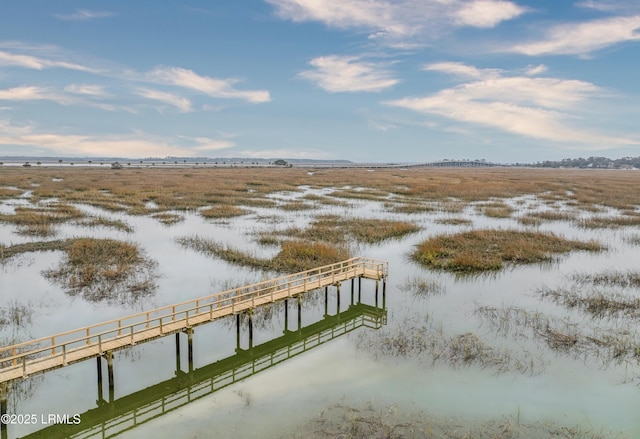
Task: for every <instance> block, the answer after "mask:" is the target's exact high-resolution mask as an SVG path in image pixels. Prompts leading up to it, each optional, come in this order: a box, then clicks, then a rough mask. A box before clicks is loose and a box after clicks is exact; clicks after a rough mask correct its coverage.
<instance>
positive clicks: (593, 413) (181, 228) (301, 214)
mask: <svg viewBox="0 0 640 439" xmlns="http://www.w3.org/2000/svg"><path fill="white" fill-rule="evenodd" d="M306 194H315V195H327V194H330V190H320V191H318V190H314V189H310V188H306V187H305V188H301V190H300V192H298V193H280V194H274V196H273V197H272V198H273V199H274V200H277V201H278V202H286V201H290V200H292V199H295V198H300V197H302V196H304V195H306ZM24 202H25V200H24V199H21V200H20V201H19V203H20V205H22V204H23V203H24ZM347 202H348V203H349V206H348V207H342V206H334V205H326V206H325V205H318V204H317V203H314V202H309V203H311V204H315V205H316V208H315V209H313V210H304V211H295V212H287V211H284V210H282V209H279V208H277V207H276V208H273V209H271V208H250V209H249V210H250V211H251V213H250V214H248V215H245V216H242V217H239V218H234V219H230V220H219V221H207V220H205V219H203V218H202V217H200V216H198V215H197V214H195V213H186V214H185V213H182V212H180V214H181V215H183V216H184V217H185V220H184V221H182V222H180V223H178V224H175V225H172V226H165V225H162V224H161V223H160V222H158V221H157V220H155V219H152V218H150V217H142V216H128V215H125V214H120V213H117V214H114V213H110V212H107V211H103V210H101V209H97V208H93V207H89V206H78V207H80V208H81V209H82V210H83V211H85V212H87V213H89V214H93V215H100V216H104V217H107V218H110V219H119V220H123V221H125V222H126V223H128V224H129V225H131V226H132V227H133V229H134V232H133V233H126V232H121V231H116V230H113V229H110V228H105V227H95V228H89V227H80V226H74V225H69V224H65V225H60V226H56V230H57V236H56V237H55V239H61V238H66V237H77V236H91V237H97V238H107V237H108V238H114V239H120V240H129V241H132V242H135V243H137V244H139V245H140V247H141V248H143V249H144V250H145V252H146V254H147V256H149V257H150V258H152V259H154V260H156V261H157V262H158V272H159V274H160V277H159V278H158V279H157V285H158V287H157V290H156V291H155V294H154V295H153V296H151V297H148V298H144V299H142V300H141V301H139V302H136V303H134V304H133V305H131V304H120V303H104V302H98V303H89V302H87V301H85V300H83V299H81V298H72V297H70V296H69V295H67V294H65V292H64V291H63V290H62V289H61V288H60V286H58V285H56V284H52V283H50V282H48V281H47V280H46V279H45V278H44V277H43V276H42V271H43V270H47V269H51V268H53V267H55V266H56V265H57V264H58V263H59V261H60V259H61V258H62V257H63V253H62V252H59V251H55V252H43V253H30V254H25V255H21V256H18V257H16V258H13V259H12V260H10V261H8V262H7V263H5V264H4V265H0V291H1V293H0V294H1V296H2V302H3V303H8V302H9V301H11V300H16V301H19V302H20V303H23V304H28V305H29V306H30V307H31V308H33V316H32V320H33V322H32V324H31V325H29V326H28V327H26V328H23V329H20V330H18V333H19V335H20V336H21V337H23V338H28V337H33V338H36V337H41V336H47V335H50V334H53V333H56V332H61V331H65V330H69V329H74V328H76V327H81V326H84V325H89V324H92V323H97V322H98V321H106V320H110V319H113V318H117V317H121V316H123V315H127V314H131V313H134V312H137V311H139V310H144V309H150V308H156V307H160V306H164V305H169V304H172V303H176V302H181V301H184V300H188V299H193V298H196V297H200V296H204V295H207V294H211V293H215V292H218V291H222V290H225V289H229V288H231V287H234V286H237V285H242V284H249V283H253V282H257V281H260V280H263V279H267V278H269V277H273V276H274V274H273V273H262V272H257V271H254V270H250V269H246V268H242V267H236V266H233V265H231V264H228V263H226V262H224V261H221V260H218V259H214V258H211V257H207V256H205V255H202V254H200V253H197V252H195V251H192V250H189V249H185V248H183V247H181V246H180V245H178V244H177V243H176V241H175V239H176V238H178V237H182V236H193V235H200V236H203V237H206V238H208V239H212V240H214V241H216V242H220V243H223V244H227V245H230V246H233V247H237V248H240V249H243V250H246V251H249V252H253V253H254V254H256V255H257V256H259V257H266V256H272V255H273V254H275V252H276V251H277V249H276V248H270V247H262V246H260V245H259V244H257V242H256V234H257V233H259V232H261V231H273V230H279V231H282V230H286V229H287V228H289V227H293V226H295V227H304V226H306V225H307V224H309V222H311V221H312V219H313V217H314V216H316V215H318V214H337V215H341V216H349V217H367V218H385V219H399V220H410V221H414V222H416V223H418V224H419V225H420V226H421V227H422V230H421V231H420V232H418V233H414V234H411V235H409V236H407V237H405V238H403V239H400V240H389V241H386V242H384V243H382V244H375V245H368V244H353V245H352V250H353V252H354V253H357V254H360V255H363V256H367V257H372V258H377V259H382V260H387V261H389V269H390V274H389V279H388V283H387V286H386V303H385V304H386V308H387V324H386V325H385V326H383V327H382V328H380V329H378V330H376V329H371V328H365V327H360V328H357V329H355V330H354V331H352V332H350V333H348V334H344V335H341V336H339V337H336V338H335V339H332V340H331V341H328V342H327V343H325V344H322V345H320V346H317V347H314V348H313V349H310V350H309V351H308V352H304V353H302V354H300V355H297V356H294V357H292V358H290V359H288V360H286V361H283V362H282V363H280V364H277V365H275V366H273V367H271V368H268V369H266V370H264V371H261V372H260V373H257V374H255V375H253V376H250V377H247V378H245V379H243V380H241V381H239V382H235V383H233V384H230V385H228V386H227V387H224V388H222V389H221V390H219V391H216V392H213V393H209V394H204V395H201V396H200V397H199V399H195V398H194V400H193V401H192V402H190V403H187V404H184V405H183V406H181V407H179V408H176V409H175V410H172V411H168V412H167V413H166V414H164V415H162V416H158V417H157V418H155V419H152V420H149V421H148V422H145V423H142V424H141V425H139V426H137V427H136V428H133V429H130V430H128V431H126V432H123V433H122V434H121V436H119V437H123V438H138V437H140V438H142V437H145V438H146V437H157V438H165V437H167V438H170V437H189V438H195V437H210V436H211V435H212V434H213V433H215V435H216V436H220V437H242V438H246V437H249V438H251V437H255V438H259V437H260V438H261V437H280V436H286V435H288V434H290V433H291V432H292V431H295V430H296V427H297V426H298V425H299V424H300V423H301V422H303V421H304V420H306V419H310V418H313V417H315V416H317V415H318V414H319V413H320V412H321V411H322V410H324V409H325V408H326V407H328V406H330V405H332V404H335V403H336V402H340V401H342V402H343V403H345V404H353V405H358V404H362V403H365V402H374V403H376V404H380V405H382V406H386V405H389V404H398V405H399V407H400V409H402V410H407V411H420V410H426V411H428V412H429V413H431V414H434V415H437V416H446V417H451V416H455V417H460V418H463V419H474V420H482V419H487V418H497V417H501V416H504V415H512V416H515V415H516V414H517V415H518V416H519V419H520V420H521V421H522V422H523V423H528V422H535V421H543V422H556V423H559V424H561V425H574V424H580V425H584V426H589V427H593V428H594V429H596V430H599V429H603V430H613V431H622V432H624V433H625V434H626V437H629V438H633V437H638V436H640V422H638V420H637V416H636V415H637V413H638V409H640V400H639V399H638V394H639V393H638V392H639V389H638V383H639V382H640V380H639V379H638V375H640V365H638V364H637V362H636V363H635V364H627V365H621V366H615V365H613V366H609V367H603V365H602V363H601V362H600V361H598V360H597V359H594V358H586V359H585V358H573V357H572V356H570V355H566V354H564V353H562V352H556V351H553V350H551V349H550V348H549V347H548V346H547V345H545V344H544V343H541V342H540V341H539V340H535V339H533V338H532V337H531V338H528V339H522V338H520V339H517V338H514V337H510V336H509V335H504V334H499V333H497V332H496V331H495V330H493V329H492V328H491V327H490V325H488V324H487V323H486V322H484V321H483V320H482V319H481V318H480V317H479V316H478V314H477V312H476V310H477V308H478V307H480V306H485V307H495V308H521V309H526V310H529V311H532V312H534V311H537V312H539V313H541V314H543V315H544V316H547V317H549V318H558V319H569V320H570V321H571V322H572V323H575V324H579V325H584V326H585V327H588V328H595V329H596V330H599V329H603V328H609V327H615V326H616V325H617V324H618V323H617V322H616V321H615V319H614V320H609V321H607V320H605V321H593V320H592V319H590V318H589V317H588V316H585V315H584V314H581V313H580V312H578V311H575V310H567V309H565V308H563V307H561V306H559V305H557V304H555V303H553V302H552V301H550V300H544V299H541V297H540V296H539V294H537V293H536V291H537V290H538V289H540V288H542V287H544V286H548V287H558V286H563V285H565V284H566V283H567V278H568V276H569V275H571V274H573V273H577V272H583V273H584V272H586V273H596V272H601V271H604V270H616V271H625V270H637V261H638V260H640V246H637V245H631V244H628V243H626V241H625V240H624V238H625V237H626V236H628V235H629V234H631V233H633V232H635V231H636V230H634V229H633V228H619V229H582V228H578V227H576V226H575V225H574V224H573V223H571V222H568V221H550V222H545V223H543V224H542V225H540V226H539V227H537V228H535V229H537V230H541V231H550V232H553V233H556V234H560V235H563V236H565V237H567V238H570V239H581V240H589V239H595V240H598V241H599V242H601V243H602V244H604V245H606V246H607V248H608V250H607V251H604V252H602V253H585V252H574V253H571V254H569V255H566V256H562V257H560V258H559V259H558V261H557V262H554V263H550V264H544V265H532V266H518V267H514V268H508V269H506V270H504V271H502V272H499V273H493V274H490V275H480V276H473V277H460V276H456V275H454V274H449V273H443V272H434V271H430V270H427V269H424V268H422V267H419V266H417V265H416V264H414V263H412V262H410V261H409V257H408V254H409V253H410V251H411V250H412V248H413V246H414V245H416V244H417V243H419V242H420V241H422V240H423V239H425V238H427V237H429V236H433V235H436V234H439V233H445V232H455V231H464V230H470V229H472V228H488V227H497V228H524V226H522V225H521V224H520V223H519V222H518V220H517V219H515V218H507V219H498V218H487V217H485V216H483V215H482V214H481V213H479V212H478V209H475V208H474V206H469V207H467V208H465V210H464V211H463V212H462V213H459V214H456V213H446V212H438V211H435V212H430V213H423V214H398V213H389V212H388V211H387V210H386V209H385V208H384V206H383V204H382V203H379V202H374V201H361V200H351V199H350V200H347ZM507 202H508V203H509V204H510V205H512V206H513V207H514V208H516V209H517V211H516V214H515V215H514V216H517V215H520V214H521V213H522V212H523V209H529V210H530V211H535V210H537V209H542V208H543V207H541V206H544V203H543V202H542V201H541V200H538V199H536V198H535V197H519V198H518V199H514V200H507ZM16 203H17V201H16V200H5V201H4V202H1V203H0V212H3V213H10V212H11V209H12V207H13V206H15V205H16ZM558 208H564V206H558ZM585 215H586V214H585ZM451 217H456V218H458V217H462V218H465V219H469V220H471V221H472V225H462V226H454V225H446V224H439V223H438V222H437V220H438V219H442V218H451ZM14 229H15V228H14V227H13V226H12V225H9V224H1V225H0V242H1V243H3V244H5V245H9V244H15V243H21V242H29V241H32V240H35V239H34V238H28V237H24V236H20V235H17V234H16V233H15V230H14ZM416 277H417V278H422V279H427V280H432V281H435V282H437V283H438V284H440V285H441V287H442V289H443V293H441V294H434V295H430V296H418V295H415V294H413V293H412V292H411V291H406V288H401V287H402V286H403V285H404V284H405V283H406V281H407V280H408V279H412V278H416ZM362 286H363V288H362V296H363V300H362V301H363V303H367V304H370V305H371V304H373V303H374V296H375V292H374V284H373V282H372V281H363V284H362ZM636 293H637V292H636ZM349 304H350V293H349V284H348V283H345V284H344V285H343V287H342V290H341V311H344V310H346V309H347V308H348V305H349ZM283 306H284V305H282V304H279V305H278V306H277V307H276V309H275V311H274V317H273V318H272V319H271V320H270V321H267V322H266V323H265V324H263V325H256V327H255V329H254V339H253V345H254V346H257V345H261V344H263V343H268V342H269V341H270V340H273V339H277V338H278V337H280V336H281V335H282V334H283V328H284V308H283ZM327 308H328V309H329V310H330V312H329V314H333V313H335V312H336V311H337V301H336V290H335V289H334V288H332V289H331V290H330V292H329V300H328V303H327ZM323 315H324V295H323V293H322V292H318V293H314V294H313V295H312V296H309V297H307V298H304V299H303V301H302V316H301V325H302V327H307V326H310V325H314V324H315V323H316V322H319V321H322V320H323ZM296 317H297V310H296V309H295V305H294V304H293V303H290V308H289V320H288V325H289V329H292V328H293V329H296V328H297V321H296ZM407 321H415V322H428V323H425V324H428V325H431V326H433V327H434V328H437V330H438V331H440V332H441V333H442V335H443V336H446V337H454V336H457V335H461V334H466V333H473V334H475V335H477V336H478V337H480V339H482V341H483V342H484V343H485V344H486V345H487V346H491V347H495V348H500V349H509V350H510V351H512V352H515V353H518V352H528V353H530V354H531V355H532V356H533V357H534V358H535V359H536V360H537V361H539V362H540V364H542V366H541V367H539V368H535V372H534V373H520V372H518V371H509V372H506V373H499V372H498V371H497V370H495V369H494V368H492V367H486V368H483V367H480V366H479V365H470V366H468V365H459V366H456V367H452V366H451V365H449V364H443V363H441V362H436V363H435V364H432V363H433V362H432V361H430V360H429V359H428V358H424V357H419V356H418V357H411V356H409V357H408V358H404V357H397V356H388V355H379V352H377V351H376V349H375V348H373V349H371V348H363V347H362V346H363V341H372V340H373V341H376V340H377V338H376V337H379V336H380V335H384V334H394V332H397V331H398V330H401V329H403V328H405V326H404V325H405V323H406V322H407ZM632 323H634V322H632ZM631 326H632V327H633V325H631ZM14 330H15V328H14V329H11V328H5V329H4V331H3V332H2V333H1V334H0V335H2V336H6V335H7V334H8V333H9V332H10V331H14ZM181 340H182V347H181V349H182V351H181V352H182V358H181V366H180V367H181V369H182V370H186V368H187V367H188V366H187V359H186V354H185V350H186V336H184V335H183V336H182V339H181ZM193 340H194V342H193V343H194V361H193V367H194V368H195V369H199V368H204V367H205V366H206V365H209V364H211V363H214V362H216V361H219V360H221V359H224V358H227V357H230V356H233V355H234V354H235V348H236V339H235V325H234V322H233V321H219V322H214V323H211V324H208V325H205V326H201V327H197V328H195V334H194V338H193ZM240 342H241V346H242V347H243V349H244V348H246V347H247V346H248V342H249V340H248V334H247V333H246V328H245V329H243V332H242V337H241V340H240ZM175 361H176V360H175V339H174V337H165V338H163V339H160V340H156V341H154V342H150V343H146V344H143V345H140V346H135V347H132V348H130V349H128V350H125V351H121V352H118V353H117V354H116V356H115V361H114V371H115V375H116V378H115V394H114V398H115V399H116V400H118V399H120V398H125V397H127V395H129V394H131V393H134V392H138V391H140V390H142V389H145V388H147V387H150V386H154V385H156V384H158V383H161V382H164V381H167V380H171V379H172V378H174V377H175V376H176V375H175V373H176V363H175ZM105 372H106V371H105ZM36 383H37V388H36V390H35V392H33V394H31V395H28V396H25V397H23V398H17V400H15V399H14V400H11V401H12V402H13V404H14V406H11V407H9V412H10V413H23V414H27V413H36V414H38V415H39V414H48V413H69V414H75V413H85V412H86V411H87V410H90V409H93V408H96V407H97V405H96V400H97V397H98V393H97V392H98V390H97V383H96V362H95V360H91V361H86V362H84V363H80V364H75V365H72V366H69V367H66V368H63V369H59V370H56V371H52V372H49V373H47V374H45V375H44V376H42V377H41V378H39V379H37V381H36ZM103 392H104V394H106V393H107V390H106V384H105V388H104V389H103ZM103 397H105V395H103ZM283 414H286V416H283ZM87 422H88V421H87ZM127 422H131V423H132V421H127ZM43 427H46V425H39V426H37V428H33V426H31V427H30V426H10V428H9V430H8V437H9V438H13V437H23V436H25V435H28V434H31V433H33V432H34V431H35V430H38V429H39V428H43ZM95 433H96V436H95V437H98V436H100V434H98V433H99V432H95ZM34 437H35V436H34Z"/></svg>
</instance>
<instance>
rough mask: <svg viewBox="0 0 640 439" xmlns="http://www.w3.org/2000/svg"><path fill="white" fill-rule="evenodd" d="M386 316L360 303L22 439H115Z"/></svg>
mask: <svg viewBox="0 0 640 439" xmlns="http://www.w3.org/2000/svg"><path fill="white" fill-rule="evenodd" d="M386 316H387V314H386V310H385V309H384V308H378V307H374V306H371V305H366V304H363V303H355V304H353V305H349V307H348V308H347V309H346V310H344V311H341V312H339V313H338V314H335V315H325V316H324V317H323V318H322V319H321V320H319V321H317V322H315V323H313V324H310V325H308V326H305V327H303V328H298V329H297V330H294V331H289V330H285V331H284V332H283V335H281V336H279V337H277V338H275V339H272V340H270V341H267V342H265V343H262V344H260V345H258V346H254V347H252V348H250V349H236V352H235V354H234V355H231V356H228V357H226V358H223V359H220V360H217V361H215V362H213V363H211V364H208V365H205V366H202V367H200V368H197V369H194V370H193V371H192V372H182V371H176V375H175V376H174V377H172V378H170V379H168V380H164V381H162V382H159V383H157V384H154V385H152V386H149V387H147V388H145V389H142V390H139V391H137V392H133V393H131V394H129V395H126V396H122V397H120V398H118V399H116V400H114V401H111V402H107V401H103V400H98V406H97V407H95V408H91V409H89V410H87V411H85V412H84V413H81V414H80V418H81V419H82V422H81V423H79V424H55V425H50V426H46V427H44V428H42V429H41V430H38V431H35V432H33V433H30V434H29V435H27V436H23V439H48V438H52V437H56V438H69V439H71V438H74V439H75V438H77V439H90V438H96V439H97V438H100V439H103V438H107V437H116V436H119V435H120V434H122V433H124V432H126V431H129V430H131V429H134V428H136V427H138V426H140V425H143V424H145V423H147V422H150V421H152V420H154V419H157V418H159V417H162V416H164V415H165V414H167V413H170V412H173V411H175V410H178V409H180V408H182V407H185V406H187V405H188V404H190V403H192V402H194V401H197V400H199V399H201V398H204V397H207V396H209V395H211V394H213V393H215V392H217V391H219V390H221V389H224V388H226V387H228V386H230V385H233V384H235V383H237V382H239V381H242V380H244V379H246V378H248V377H251V376H253V375H256V374H258V373H261V372H262V371H265V370H268V369H270V368H272V367H274V366H277V365H279V364H282V363H284V362H285V361H288V360H289V359H292V358H295V357H297V356H299V355H301V354H304V353H305V352H308V351H310V350H312V349H315V348H316V347H319V346H323V345H324V344H326V343H328V342H331V341H332V340H335V339H336V338H338V337H342V336H343V335H345V334H348V333H350V332H351V331H354V330H356V329H358V328H361V327H367V328H371V329H374V330H375V329H379V328H381V327H382V325H384V324H385V323H386Z"/></svg>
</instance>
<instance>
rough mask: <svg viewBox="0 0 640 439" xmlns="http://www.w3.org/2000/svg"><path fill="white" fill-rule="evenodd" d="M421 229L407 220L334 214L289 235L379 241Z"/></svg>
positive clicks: (337, 239)
mask: <svg viewBox="0 0 640 439" xmlns="http://www.w3.org/2000/svg"><path fill="white" fill-rule="evenodd" d="M418 230H420V227H418V226H416V225H415V224H412V223H409V222H406V221H392V220H379V219H366V218H349V219H341V218H339V217H337V216H334V215H324V216H320V217H318V218H317V219H316V220H315V221H313V222H312V223H311V227H309V228H307V229H302V230H301V229H290V230H287V231H286V235H287V236H294V237H296V238H300V239H304V240H312V241H325V242H331V243H344V242H347V240H348V239H354V240H356V241H358V242H366V243H370V244H373V243H378V242H382V241H384V240H387V239H391V238H401V237H403V236H405V235H407V234H409V233H414V232H417V231H418Z"/></svg>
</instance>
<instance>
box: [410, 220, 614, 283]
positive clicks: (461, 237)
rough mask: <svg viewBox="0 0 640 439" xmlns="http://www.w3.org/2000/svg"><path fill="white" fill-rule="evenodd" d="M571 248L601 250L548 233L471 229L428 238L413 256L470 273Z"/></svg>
mask: <svg viewBox="0 0 640 439" xmlns="http://www.w3.org/2000/svg"><path fill="white" fill-rule="evenodd" d="M574 250H585V251H600V250H602V246H601V245H600V244H598V243H597V242H594V241H590V242H583V241H572V240H567V239H564V238H562V237H559V236H556V235H553V234H549V233H540V232H528V231H517V230H473V231H468V232H463V233H457V234H447V235H438V236H435V237H432V238H429V239H427V240H426V241H423V242H422V243H420V244H418V246H417V248H416V250H415V251H414V252H413V254H412V258H413V259H414V260H415V261H416V262H419V263H420V264H422V265H424V266H426V267H429V268H436V269H442V270H447V271H454V272H469V273H473V272H480V271H488V270H500V269H502V268H504V264H530V263H536V262H547V261H552V260H553V257H554V255H556V254H558V253H567V252H570V251H574Z"/></svg>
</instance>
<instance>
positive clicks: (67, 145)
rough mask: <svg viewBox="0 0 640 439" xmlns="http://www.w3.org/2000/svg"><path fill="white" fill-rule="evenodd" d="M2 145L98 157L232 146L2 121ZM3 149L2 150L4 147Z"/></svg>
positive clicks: (194, 151)
mask: <svg viewBox="0 0 640 439" xmlns="http://www.w3.org/2000/svg"><path fill="white" fill-rule="evenodd" d="M2 146H30V147H36V148H38V149H40V150H42V151H46V152H45V153H46V154H49V153H50V154H55V155H81V156H97V157H114V156H115V157H118V156H121V157H131V158H138V157H150V156H181V157H197V156H198V155H200V154H202V151H210V150H214V149H215V150H220V149H225V148H231V147H233V146H234V143H233V142H231V141H229V140H217V139H212V138H207V137H198V138H190V137H179V138H175V139H171V140H170V141H167V140H166V139H165V138H157V137H154V136H149V135H145V134H143V133H138V134H133V135H103V136H99V137H98V136H90V135H70V134H57V133H47V132H38V131H36V129H35V128H34V127H33V126H30V125H25V126H16V125H13V124H11V123H10V122H9V121H7V120H0V148H2ZM0 151H1V149H0Z"/></svg>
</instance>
